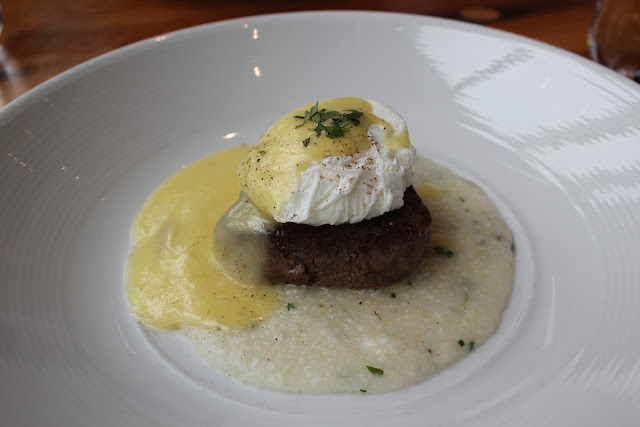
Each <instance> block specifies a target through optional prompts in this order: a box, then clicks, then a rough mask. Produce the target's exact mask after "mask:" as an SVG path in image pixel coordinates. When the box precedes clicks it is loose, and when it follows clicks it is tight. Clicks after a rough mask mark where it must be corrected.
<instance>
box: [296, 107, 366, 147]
mask: <svg viewBox="0 0 640 427" xmlns="http://www.w3.org/2000/svg"><path fill="white" fill-rule="evenodd" d="M363 114H364V113H363V112H361V111H358V110H351V109H350V110H347V112H344V113H340V112H338V111H335V110H331V111H327V110H325V109H324V108H323V109H319V106H318V101H316V103H315V105H314V106H313V107H311V109H310V110H309V111H306V112H305V115H304V116H294V117H295V118H296V119H302V123H301V124H299V125H298V126H296V128H299V127H300V126H303V125H305V124H307V123H309V122H310V121H311V122H314V123H317V124H318V125H317V126H316V127H315V128H314V129H313V131H314V132H315V133H316V136H320V135H321V134H322V133H323V132H324V133H325V134H326V135H327V137H329V138H331V139H336V138H339V137H341V136H343V135H344V133H345V132H346V131H347V130H348V128H349V127H350V126H358V125H359V124H360V120H359V119H360V117H362V115H363ZM327 120H331V121H330V122H328V123H325V122H326V121H327ZM309 141H310V138H307V139H305V140H303V141H302V145H304V146H305V147H306V146H308V145H309Z"/></svg>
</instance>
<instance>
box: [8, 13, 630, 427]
mask: <svg viewBox="0 0 640 427" xmlns="http://www.w3.org/2000/svg"><path fill="white" fill-rule="evenodd" d="M338 96H359V97H365V98H372V99H378V100H381V101H383V102H385V103H388V104H389V105H392V106H393V107H395V108H396V109H397V110H398V111H399V112H401V114H403V116H404V117H405V119H406V121H407V123H408V125H409V130H410V134H411V137H412V140H413V142H414V145H416V146H417V148H418V151H419V152H420V154H422V155H426V156H430V157H432V158H434V159H435V160H438V161H440V162H442V163H445V164H447V165H450V166H451V167H453V168H454V169H455V170H456V171H458V172H459V173H461V174H463V175H464V176H466V177H468V178H470V179H472V180H474V181H476V182H478V183H479V184H481V185H482V186H483V187H484V188H485V189H486V190H487V192H488V193H489V194H490V195H491V197H493V199H494V200H495V201H496V203H498V206H499V207H500V209H501V210H502V211H503V212H504V214H505V217H506V218H507V220H508V222H509V223H510V224H511V226H512V227H513V229H514V233H515V236H516V253H517V265H516V271H517V273H516V283H515V290H514V295H513V298H512V300H511V302H510V305H509V306H508V308H507V312H506V314H505V318H504V321H503V323H502V325H501V327H500V330H499V331H498V334H497V335H496V336H495V337H494V338H493V339H492V340H490V341H489V342H488V343H486V344H485V345H483V346H482V347H480V348H478V349H477V350H476V351H475V352H474V353H473V354H471V355H470V356H469V357H468V358H467V359H465V360H464V361H462V362H461V363H459V364H457V365H455V366H454V367H452V368H450V369H449V370H447V371H445V372H444V373H443V374H442V375H440V376H438V377H436V378H434V379H432V380H430V381H427V382H425V383H423V384H420V385H418V386H415V387H412V388H409V389H406V390H402V391H399V392H395V393H390V394H386V395H375V396H362V395H328V396H327V395H321V396H318V395H289V394H282V393H271V392H265V391H260V390H255V389H252V388H250V387H248V386H245V385H242V384H239V383H237V382H236V381H235V380H233V379H232V378H229V377H228V376H225V375H222V374H220V373H217V372H215V371H213V370H212V369H209V368H207V367H206V366H203V364H202V362H201V361H200V360H199V358H198V357H197V356H196V355H195V354H193V352H192V350H191V349H190V347H189V344H188V343H187V342H185V340H184V339H183V338H182V337H181V336H180V334H176V333H174V334H166V333H165V334H158V333H150V332H148V331H146V330H144V328H142V327H140V326H139V325H138V324H136V322H135V321H134V320H133V319H132V318H131V316H130V314H129V312H128V309H127V305H126V301H125V299H124V291H123V269H124V264H125V260H126V256H127V253H128V250H129V226H130V224H131V221H132V220H133V217H134V215H135V213H136V211H137V209H138V208H139V207H140V205H141V203H142V202H143V201H144V200H145V198H146V197H147V196H148V195H149V193H150V192H151V191H153V189H154V188H155V187H156V186H157V185H158V184H159V183H160V182H161V181H162V180H164V179H165V178H166V177H168V176H169V175H170V174H171V173H172V172H173V171H175V170H176V169H178V168H180V167H181V166H182V165H185V164H188V163H189V162H191V161H193V160H196V159H198V158H200V157H202V156H204V155H206V154H208V153H210V152H212V151H215V150H217V149H219V148H221V147H226V146H229V145H233V144H238V143H247V144H252V143H255V142H256V140H257V138H258V137H259V136H260V134H261V132H262V131H263V130H264V129H266V128H267V127H268V126H269V125H270V124H271V123H272V122H273V121H274V120H276V119H277V118H279V117H280V115H281V114H282V113H283V112H284V111H289V110H291V109H292V108H294V107H296V106H299V105H302V104H306V103H310V102H313V101H314V100H317V99H325V98H332V97H338ZM639 212H640V86H638V85H636V84H634V83H632V82H630V81H626V80H624V79H623V78H621V77H619V76H618V75H616V74H615V73H613V72H610V71H609V70H606V69H604V68H602V67H601V66H599V65H597V64H594V63H591V62H588V61H586V60H584V59H582V58H579V57H576V56H573V55H571V54H567V53H566V52H563V51H560V50H558V49H554V48H551V47H549V46H546V45H542V44H540V43H537V42H534V41H531V40H527V39H523V38H520V37H516V36H513V35H510V34H506V33H502V32H496V31H493V30H488V29H486V28H482V27H478V26H471V25H466V24H460V23H455V22H451V21H446V20H439V19H432V18H425V17H419V16H411V15H399V14H380V13H349V12H342V13H331V12H326V13H302V14H286V15H273V16H263V17H257V18H246V19H238V20H233V21H227V22H222V23H217V24H213V25H208V26H203V27H198V28H193V29H189V30H186V31H181V32H177V33H172V34H167V35H163V36H159V37H156V38H154V39H151V40H147V41H144V42H141V43H138V44H135V45H132V46H129V47H126V48H124V49H120V50H118V51H116V52H113V53H110V54H108V55H105V56H102V57H100V58H98V59H95V60H93V61H90V62H88V63H86V64H83V65H81V66H79V67H76V68H74V69H73V70H71V71H69V72H66V73H64V74H62V75H60V76H58V77H56V78H54V79H52V80H51V81H49V82H47V83H45V84H43V85H41V86H39V87H38V88H36V89H34V90H32V91H31V92H29V93H28V94H26V95H25V96H23V97H21V98H20V99H18V100H16V101H14V102H13V103H11V104H9V105H8V106H7V107H5V108H4V109H2V110H0V277H1V279H0V280H1V286H0V420H1V421H0V424H3V425H61V426H84V425H136V426H138V425H185V424H189V425H221V426H236V425H237V426H245V425H273V426H278V427H282V426H283V425H334V426H335V425H349V426H351V425H380V426H384V425H484V426H496V425H524V426H528V425H530V426H539V425H594V426H600V425H615V426H623V425H629V426H631V425H637V422H638V420H639V419H640V404H639V403H640V339H638V336H639V333H638V332H639V329H640V326H639V325H640V309H639V307H640V267H639V265H640V263H638V262H637V260H636V258H637V257H638V254H640V214H639Z"/></svg>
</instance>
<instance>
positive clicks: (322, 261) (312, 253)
mask: <svg viewBox="0 0 640 427" xmlns="http://www.w3.org/2000/svg"><path fill="white" fill-rule="evenodd" d="M430 226H431V215H430V213H429V210H428V209H427V207H426V206H425V205H424V203H422V200H421V199H420V196H418V194H417V193H416V192H415V190H414V189H413V187H409V188H407V190H406V191H405V194H404V205H403V206H402V207H401V208H400V209H396V210H394V211H391V212H387V213H386V214H384V215H381V216H379V217H376V218H372V219H370V220H365V221H362V222H360V223H357V224H342V225H322V226H319V227H314V226H310V225H305V224H294V223H285V224H280V225H278V226H277V227H276V228H275V229H273V230H271V231H270V232H269V235H268V237H267V262H266V265H265V276H266V278H267V279H268V280H270V281H271V282H273V283H290V284H297V285H316V286H325V287H332V286H337V287H345V288H354V289H363V288H380V287H383V286H388V285H390V284H392V283H394V282H396V281H398V280H401V279H403V278H405V277H407V276H408V275H409V274H411V273H412V272H413V271H414V270H415V269H416V268H417V267H418V266H419V265H420V262H421V261H422V259H423V258H424V256H425V254H426V252H427V249H428V247H429V237H430Z"/></svg>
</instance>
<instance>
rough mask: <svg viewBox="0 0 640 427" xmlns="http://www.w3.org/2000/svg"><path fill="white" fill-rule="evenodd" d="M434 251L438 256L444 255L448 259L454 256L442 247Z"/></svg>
mask: <svg viewBox="0 0 640 427" xmlns="http://www.w3.org/2000/svg"><path fill="white" fill-rule="evenodd" d="M433 251H434V252H435V253H437V254H438V255H443V256H446V257H447V258H451V257H452V256H453V252H452V251H451V250H449V249H445V248H443V247H441V246H438V247H437V248H434V249H433Z"/></svg>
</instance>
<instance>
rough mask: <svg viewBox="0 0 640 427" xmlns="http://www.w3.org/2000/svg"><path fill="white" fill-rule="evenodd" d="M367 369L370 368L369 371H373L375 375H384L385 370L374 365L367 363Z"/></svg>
mask: <svg viewBox="0 0 640 427" xmlns="http://www.w3.org/2000/svg"><path fill="white" fill-rule="evenodd" d="M366 366H367V369H368V370H369V372H371V373H372V374H373V375H383V374H384V371H383V370H382V369H379V368H374V367H373V366H369V365H366Z"/></svg>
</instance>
